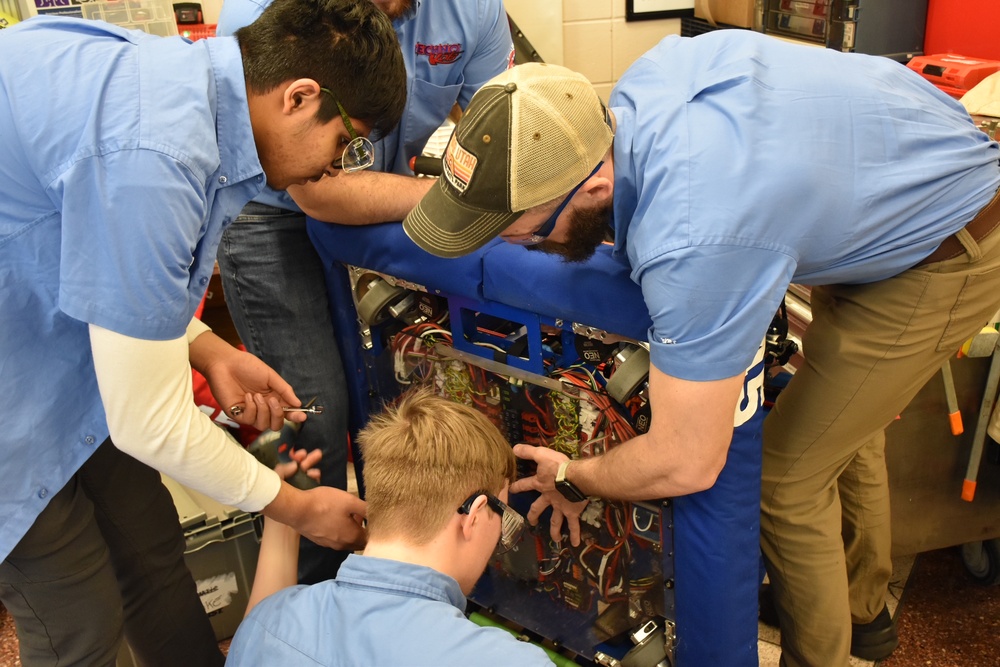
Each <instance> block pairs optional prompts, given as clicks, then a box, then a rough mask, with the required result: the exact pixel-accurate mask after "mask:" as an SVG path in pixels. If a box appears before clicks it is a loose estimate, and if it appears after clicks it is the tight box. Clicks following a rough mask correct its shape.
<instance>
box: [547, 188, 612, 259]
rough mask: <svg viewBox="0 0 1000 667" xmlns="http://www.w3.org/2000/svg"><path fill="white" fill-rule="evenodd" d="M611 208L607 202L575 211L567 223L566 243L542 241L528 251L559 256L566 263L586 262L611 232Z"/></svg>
mask: <svg viewBox="0 0 1000 667" xmlns="http://www.w3.org/2000/svg"><path fill="white" fill-rule="evenodd" d="M611 207H612V205H611V203H610V202H609V203H607V204H604V205H602V206H596V207H594V208H588V209H577V210H576V211H574V212H573V217H572V218H570V221H569V234H568V236H569V240H568V241H566V242H565V243H556V242H555V241H542V242H541V243H539V244H538V245H535V246H528V250H538V251H541V252H545V253H549V254H552V255H559V256H560V257H562V258H563V261H566V262H585V261H587V260H588V259H590V258H591V256H592V255H593V254H594V251H596V250H597V248H598V246H600V245H601V244H602V243H604V241H605V240H607V238H608V233H609V232H610V231H611Z"/></svg>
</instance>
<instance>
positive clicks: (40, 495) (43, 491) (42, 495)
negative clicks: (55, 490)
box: [38, 489, 49, 498]
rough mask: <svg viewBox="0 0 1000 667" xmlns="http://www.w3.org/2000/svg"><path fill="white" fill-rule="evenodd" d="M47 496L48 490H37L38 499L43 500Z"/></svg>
mask: <svg viewBox="0 0 1000 667" xmlns="http://www.w3.org/2000/svg"><path fill="white" fill-rule="evenodd" d="M47 495H49V490H48V489H39V490H38V497H39V498H44V497H45V496H47Z"/></svg>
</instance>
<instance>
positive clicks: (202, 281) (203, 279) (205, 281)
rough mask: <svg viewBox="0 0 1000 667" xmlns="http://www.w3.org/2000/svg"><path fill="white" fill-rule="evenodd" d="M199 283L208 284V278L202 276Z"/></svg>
mask: <svg viewBox="0 0 1000 667" xmlns="http://www.w3.org/2000/svg"><path fill="white" fill-rule="evenodd" d="M198 284H199V285H207V284H208V278H204V277H202V278H200V279H199V280H198Z"/></svg>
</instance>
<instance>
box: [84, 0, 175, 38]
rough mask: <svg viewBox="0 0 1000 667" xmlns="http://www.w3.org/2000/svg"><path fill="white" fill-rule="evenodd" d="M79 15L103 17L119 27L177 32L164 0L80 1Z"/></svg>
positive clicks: (103, 19) (153, 31)
mask: <svg viewBox="0 0 1000 667" xmlns="http://www.w3.org/2000/svg"><path fill="white" fill-rule="evenodd" d="M80 10H81V11H82V12H83V18H85V19H96V20H99V21H107V22H108V23H114V24H115V25H120V26H122V27H123V28H131V29H133V30H142V31H143V32H148V33H150V34H151V35H162V36H164V37H167V36H170V35H176V34H177V20H176V18H175V17H174V11H173V8H172V7H171V5H170V3H169V2H165V1H164V0H107V1H100V0H97V1H95V2H84V3H82V4H81V5H80Z"/></svg>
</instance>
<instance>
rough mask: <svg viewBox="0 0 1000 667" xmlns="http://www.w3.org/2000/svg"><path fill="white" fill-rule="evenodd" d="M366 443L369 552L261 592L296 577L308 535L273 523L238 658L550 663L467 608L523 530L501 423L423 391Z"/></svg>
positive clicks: (387, 414) (376, 427) (233, 660)
mask: <svg viewBox="0 0 1000 667" xmlns="http://www.w3.org/2000/svg"><path fill="white" fill-rule="evenodd" d="M358 443H359V445H360V448H361V452H362V456H363V458H364V462H365V484H366V500H367V503H368V546H367V547H366V548H365V551H364V555H357V554H352V555H350V556H348V558H347V560H346V561H344V564H343V565H342V566H341V568H340V571H339V573H338V575H337V578H336V579H335V580H331V581H325V582H322V583H319V584H314V585H312V586H293V587H290V588H285V589H283V590H280V591H279V592H277V593H274V594H273V595H270V596H269V597H267V598H266V599H261V598H262V597H264V596H266V595H267V594H268V593H270V592H272V591H273V590H275V589H277V588H279V587H281V586H282V585H287V584H292V583H294V582H295V576H296V573H295V560H296V558H295V555H296V554H297V545H298V540H297V536H296V535H295V533H294V531H292V530H291V529H289V528H287V527H285V526H282V525H281V524H277V523H269V524H268V525H267V526H266V527H265V531H264V542H263V543H262V545H261V556H260V560H259V563H258V577H257V579H256V580H255V582H254V592H253V595H252V596H251V606H252V610H251V611H249V612H248V615H247V617H246V619H245V620H244V622H243V624H242V625H241V626H240V628H239V630H238V631H237V633H236V637H235V638H234V639H233V643H232V646H231V648H230V653H229V662H228V664H230V665H249V664H321V665H358V664H369V665H404V664H405V665H448V664H465V665H469V664H475V665H501V664H503V665H509V664H519V665H550V664H551V661H550V660H549V658H548V657H547V656H546V654H545V652H544V651H543V650H542V649H540V648H538V647H536V646H533V645H530V644H526V643H523V642H519V641H517V640H516V639H515V638H514V637H513V636H512V635H510V634H508V633H506V632H504V631H503V630H499V629H496V628H485V627H480V626H478V625H476V624H474V623H472V622H471V621H469V620H468V619H467V618H466V617H465V615H464V613H463V612H464V610H465V605H466V598H465V596H466V595H467V594H468V593H469V592H470V591H471V590H472V588H473V586H474V585H475V583H476V581H477V580H478V578H479V576H480V575H481V574H482V572H483V570H484V569H485V567H486V565H487V563H488V562H489V559H490V556H491V555H492V554H493V553H494V551H495V550H498V549H500V550H503V549H505V548H509V547H510V546H512V545H513V544H514V542H516V540H517V538H518V537H519V535H520V531H521V529H522V528H523V526H524V520H523V518H522V517H521V516H520V515H519V514H517V513H516V512H514V511H513V510H511V509H510V508H509V507H507V505H506V504H505V503H506V500H507V489H508V486H509V484H510V482H512V481H513V480H514V478H515V474H516V464H515V459H514V455H513V453H512V452H511V449H510V445H509V444H508V443H507V442H506V440H505V439H504V438H503V436H502V435H501V434H500V432H499V431H498V430H497V429H496V427H495V426H493V424H491V423H490V422H489V421H488V420H487V419H486V417H484V416H483V415H482V414H480V413H479V412H477V411H475V410H473V409H472V408H469V407H467V406H464V405H461V404H458V403H454V402H452V401H449V400H447V399H444V398H441V397H438V396H436V395H434V394H433V393H432V392H431V391H430V390H428V389H418V390H413V391H410V392H408V393H406V394H404V395H403V397H402V398H401V400H400V401H399V402H398V403H396V404H395V405H394V406H391V407H389V408H387V409H386V410H385V411H384V412H383V413H381V414H379V415H376V416H374V417H373V418H372V419H371V421H370V422H369V423H368V425H367V426H366V427H365V428H364V429H363V430H362V431H361V432H360V433H359V434H358ZM299 456H300V457H303V456H304V454H300V455H299ZM304 465H308V464H306V463H304ZM258 600H259V601H260V602H259V604H258V603H257V601H258ZM253 605H256V606H253Z"/></svg>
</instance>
